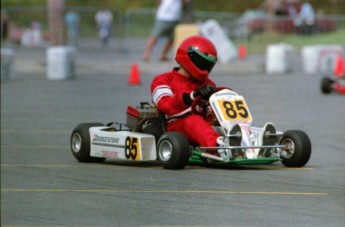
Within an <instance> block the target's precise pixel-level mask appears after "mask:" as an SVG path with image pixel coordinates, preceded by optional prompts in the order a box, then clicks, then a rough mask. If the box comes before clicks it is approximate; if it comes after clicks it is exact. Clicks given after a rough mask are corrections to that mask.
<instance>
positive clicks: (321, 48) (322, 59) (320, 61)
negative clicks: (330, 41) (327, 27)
mask: <svg viewBox="0 0 345 227" xmlns="http://www.w3.org/2000/svg"><path fill="white" fill-rule="evenodd" d="M343 53H344V48H343V47H342V46H341V45H310V46H304V47H303V48H302V50H301V55H302V62H303V71H304V73H306V74H322V73H324V71H328V70H329V67H332V64H333V63H332V62H327V61H333V60H334V59H335V57H334V56H337V55H342V54H343ZM327 56H328V57H327ZM327 59H328V60H327Z"/></svg>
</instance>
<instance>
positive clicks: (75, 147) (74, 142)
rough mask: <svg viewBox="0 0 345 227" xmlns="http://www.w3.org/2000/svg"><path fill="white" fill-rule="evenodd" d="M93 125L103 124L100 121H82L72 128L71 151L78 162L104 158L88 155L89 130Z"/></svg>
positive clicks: (98, 160)
mask: <svg viewBox="0 0 345 227" xmlns="http://www.w3.org/2000/svg"><path fill="white" fill-rule="evenodd" d="M95 126H103V124H101V123H82V124H79V125H78V126H77V127H76V128H74V130H73V132H72V134H71V140H70V145H71V151H72V154H73V155H74V157H75V158H76V159H77V160H78V161H79V162H103V161H104V160H105V158H97V157H90V132H89V129H90V128H91V127H95Z"/></svg>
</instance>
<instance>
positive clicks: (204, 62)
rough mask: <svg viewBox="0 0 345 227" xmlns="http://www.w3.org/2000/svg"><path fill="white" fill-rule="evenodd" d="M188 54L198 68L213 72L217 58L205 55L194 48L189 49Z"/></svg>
mask: <svg viewBox="0 0 345 227" xmlns="http://www.w3.org/2000/svg"><path fill="white" fill-rule="evenodd" d="M187 54H188V56H189V58H190V59H191V60H192V62H193V63H194V65H195V66H196V67H198V68H199V69H201V70H207V71H208V72H210V71H211V70H212V68H213V66H214V65H215V64H216V62H217V58H216V57H215V56H213V55H206V54H203V53H201V52H200V51H199V50H197V49H195V48H194V47H192V46H189V47H188V50H187Z"/></svg>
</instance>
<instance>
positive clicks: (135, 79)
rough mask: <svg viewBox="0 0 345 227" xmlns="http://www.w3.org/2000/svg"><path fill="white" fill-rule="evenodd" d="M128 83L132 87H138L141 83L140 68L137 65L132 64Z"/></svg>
mask: <svg viewBox="0 0 345 227" xmlns="http://www.w3.org/2000/svg"><path fill="white" fill-rule="evenodd" d="M128 83H129V84H130V85H138V84H140V83H141V81H140V75H139V67H138V65H137V64H132V66H131V72H130V75H129V79H128Z"/></svg>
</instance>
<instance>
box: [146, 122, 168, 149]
mask: <svg viewBox="0 0 345 227" xmlns="http://www.w3.org/2000/svg"><path fill="white" fill-rule="evenodd" d="M142 132H143V133H147V134H150V135H153V136H154V137H155V140H156V145H157V143H158V140H159V139H160V137H161V136H162V135H163V131H162V129H161V127H160V126H159V125H158V124H150V125H148V126H146V127H145V128H144V129H143V131H142Z"/></svg>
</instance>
